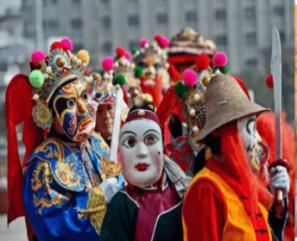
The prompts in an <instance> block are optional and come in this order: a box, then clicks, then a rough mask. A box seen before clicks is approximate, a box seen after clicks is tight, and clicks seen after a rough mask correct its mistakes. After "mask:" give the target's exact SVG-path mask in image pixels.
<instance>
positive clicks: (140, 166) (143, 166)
mask: <svg viewBox="0 0 297 241" xmlns="http://www.w3.org/2000/svg"><path fill="white" fill-rule="evenodd" d="M149 166H150V165H149V164H147V163H138V164H136V165H135V166H134V168H135V169H136V170H137V171H139V172H145V171H146V170H147V169H148V168H149Z"/></svg>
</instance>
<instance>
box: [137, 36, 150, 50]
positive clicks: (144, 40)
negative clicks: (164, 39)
mask: <svg viewBox="0 0 297 241" xmlns="http://www.w3.org/2000/svg"><path fill="white" fill-rule="evenodd" d="M148 43H149V41H148V40H147V39H146V38H142V39H140V41H139V45H140V47H141V48H145V47H146V46H147V45H148Z"/></svg>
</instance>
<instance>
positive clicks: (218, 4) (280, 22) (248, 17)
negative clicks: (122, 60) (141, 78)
mask: <svg viewBox="0 0 297 241" xmlns="http://www.w3.org/2000/svg"><path fill="white" fill-rule="evenodd" d="M38 1H39V0H38ZM40 1H41V2H42V8H41V11H42V14H41V15H42V22H43V31H44V38H45V41H46V40H47V38H49V37H50V36H53V35H57V36H65V35H66V36H69V37H71V38H73V39H74V41H75V43H76V46H77V48H81V47H84V48H87V49H88V50H89V51H90V52H92V53H93V54H94V53H95V55H94V59H96V58H97V59H98V58H99V57H102V56H103V55H106V54H111V52H112V51H113V49H114V47H115V46H117V45H123V46H125V47H127V48H130V49H132V48H133V47H135V46H137V44H138V40H139V39H140V38H141V37H147V38H152V36H153V35H154V34H155V33H161V34H164V35H166V36H168V37H170V36H172V35H174V34H176V33H177V32H178V31H179V30H180V29H181V28H182V27H184V26H191V27H193V28H194V29H195V30H197V31H199V32H200V33H201V34H202V35H203V36H206V37H207V38H209V39H212V40H213V41H214V42H215V43H216V44H217V45H218V48H219V49H222V50H225V51H227V53H228V55H229V58H230V67H231V69H232V71H233V72H236V73H239V72H240V71H242V70H243V69H246V68H256V69H258V70H260V71H262V72H263V71H266V68H267V60H266V55H267V50H269V51H270V48H271V29H272V26H276V27H277V28H278V29H279V31H280V34H281V38H282V43H283V46H291V47H293V44H294V43H293V10H292V9H293V4H294V3H293V1H291V0H261V1H256V0H228V1H227V0H208V1H204V0H150V1H147V0H88V1H82V0H40ZM22 2H23V4H22V14H23V16H24V37H26V38H32V39H34V38H35V36H36V25H35V23H34V21H35V13H36V11H35V9H36V8H35V6H36V4H35V2H36V0H23V1H22Z"/></svg>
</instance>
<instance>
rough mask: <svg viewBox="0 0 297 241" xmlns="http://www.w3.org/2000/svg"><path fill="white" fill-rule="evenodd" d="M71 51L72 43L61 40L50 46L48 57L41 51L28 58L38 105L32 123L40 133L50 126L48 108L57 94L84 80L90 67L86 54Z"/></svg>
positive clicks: (50, 114)
mask: <svg viewBox="0 0 297 241" xmlns="http://www.w3.org/2000/svg"><path fill="white" fill-rule="evenodd" d="M72 50H73V44H72V41H71V40H70V39H69V38H64V39H62V40H61V41H60V42H54V43H53V44H52V45H51V47H50V52H49V54H48V55H47V56H46V55H45V54H44V53H43V52H42V51H34V52H33V53H32V55H31V64H32V66H33V67H34V70H32V71H31V73H30V75H29V80H30V83H31V85H32V86H33V88H34V91H33V99H34V100H35V101H36V103H37V104H36V105H35V106H34V108H33V113H32V114H33V120H34V122H35V123H36V124H37V126H38V127H40V128H42V129H47V128H50V127H51V125H52V121H53V117H52V113H51V110H50V109H49V104H50V101H51V98H52V96H53V94H54V93H55V92H56V90H57V89H58V88H59V87H61V86H62V85H63V84H66V83H67V82H69V81H71V80H74V79H80V80H82V81H86V80H87V79H86V77H85V74H84V71H85V69H86V66H87V64H88V63H89V59H90V57H89V53H88V52H87V51H86V50H80V51H79V52H78V53H77V54H73V53H72V52H71V51H72Z"/></svg>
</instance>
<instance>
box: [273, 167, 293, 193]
mask: <svg viewBox="0 0 297 241" xmlns="http://www.w3.org/2000/svg"><path fill="white" fill-rule="evenodd" d="M269 173H270V183H269V187H270V190H271V191H272V193H274V192H275V190H276V189H280V190H282V191H283V192H284V196H286V195H287V194H288V192H289V190H290V177H289V174H288V171H287V168H286V167H284V166H281V165H278V166H275V167H271V168H270V170H269Z"/></svg>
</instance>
